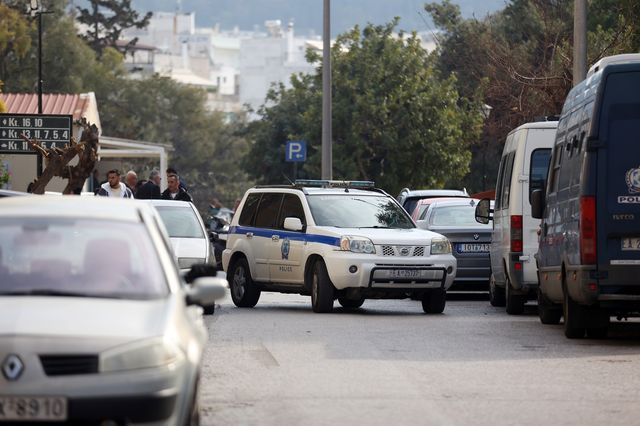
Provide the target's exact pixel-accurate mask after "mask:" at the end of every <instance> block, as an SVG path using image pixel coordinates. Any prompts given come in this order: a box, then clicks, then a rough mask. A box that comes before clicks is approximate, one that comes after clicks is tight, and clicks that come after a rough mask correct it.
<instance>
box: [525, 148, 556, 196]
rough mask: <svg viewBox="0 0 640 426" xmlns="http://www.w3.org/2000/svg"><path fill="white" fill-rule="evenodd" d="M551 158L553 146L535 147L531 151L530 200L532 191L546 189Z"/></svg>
mask: <svg viewBox="0 0 640 426" xmlns="http://www.w3.org/2000/svg"><path fill="white" fill-rule="evenodd" d="M550 160H551V148H538V149H534V150H533V152H532V153H531V161H530V162H529V163H530V169H529V202H531V193H533V191H535V190H536V189H541V190H543V191H544V190H545V187H546V183H547V182H546V181H547V173H548V171H549V161H550Z"/></svg>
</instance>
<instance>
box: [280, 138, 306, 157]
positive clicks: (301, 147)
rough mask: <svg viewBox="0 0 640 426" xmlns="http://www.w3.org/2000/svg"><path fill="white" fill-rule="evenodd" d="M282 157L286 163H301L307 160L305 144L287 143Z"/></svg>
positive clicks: (299, 142) (301, 142)
mask: <svg viewBox="0 0 640 426" xmlns="http://www.w3.org/2000/svg"><path fill="white" fill-rule="evenodd" d="M284 157H285V160H286V161H291V162H303V161H306V160H307V142H306V141H289V142H287V146H286V149H285V153H284Z"/></svg>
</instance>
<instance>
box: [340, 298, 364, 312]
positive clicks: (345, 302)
mask: <svg viewBox="0 0 640 426" xmlns="http://www.w3.org/2000/svg"><path fill="white" fill-rule="evenodd" d="M338 302H340V305H341V306H342V307H343V308H347V309H357V308H359V307H360V306H362V304H363V303H364V297H361V298H360V299H355V300H354V299H346V298H344V297H338Z"/></svg>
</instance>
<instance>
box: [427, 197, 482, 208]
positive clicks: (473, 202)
mask: <svg viewBox="0 0 640 426" xmlns="http://www.w3.org/2000/svg"><path fill="white" fill-rule="evenodd" d="M479 202H480V200H479V199H477V198H467V199H466V200H464V199H460V198H458V199H453V198H445V199H442V198H441V199H438V200H437V201H435V202H433V203H431V204H432V205H431V207H432V208H433V207H441V206H470V207H475V206H477V205H478V203H479Z"/></svg>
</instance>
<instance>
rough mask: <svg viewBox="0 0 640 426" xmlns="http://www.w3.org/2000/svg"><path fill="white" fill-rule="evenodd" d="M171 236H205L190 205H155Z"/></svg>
mask: <svg viewBox="0 0 640 426" xmlns="http://www.w3.org/2000/svg"><path fill="white" fill-rule="evenodd" d="M156 209H158V212H159V213H160V217H161V218H162V221H163V222H164V226H166V228H167V232H168V233H169V237H171V238H206V237H205V235H204V232H203V231H202V226H201V225H200V222H199V221H198V218H197V217H196V212H194V211H193V209H191V207H169V206H156Z"/></svg>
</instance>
